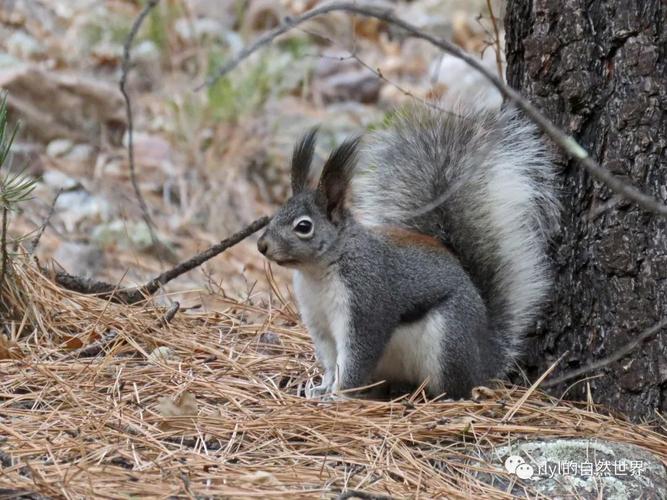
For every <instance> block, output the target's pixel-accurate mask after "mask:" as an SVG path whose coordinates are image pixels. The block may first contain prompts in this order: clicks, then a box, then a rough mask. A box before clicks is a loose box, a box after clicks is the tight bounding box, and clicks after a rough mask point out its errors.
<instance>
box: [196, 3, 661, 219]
mask: <svg viewBox="0 0 667 500" xmlns="http://www.w3.org/2000/svg"><path fill="white" fill-rule="evenodd" d="M335 11H346V12H352V13H355V14H360V15H362V16H366V17H372V18H375V19H379V20H381V21H385V22H387V23H390V24H393V25H395V26H398V27H399V28H402V29H403V30H405V31H406V32H408V33H410V34H411V35H412V36H414V37H415V38H421V39H422V40H426V41H428V42H430V43H431V44H432V45H434V46H436V47H438V48H440V49H441V50H443V51H445V52H447V53H448V54H450V55H452V56H454V57H456V58H458V59H461V60H462V61H463V62H465V63H466V64H468V66H470V67H472V68H474V69H476V70H477V71H479V72H480V73H481V74H482V75H484V77H485V78H486V79H487V80H489V81H490V82H491V84H492V85H493V86H494V87H496V88H497V89H498V90H499V91H500V93H501V94H502V95H503V98H505V99H508V100H510V101H512V102H513V103H515V104H516V105H517V106H518V107H519V108H520V109H521V110H522V111H523V112H524V113H525V114H526V115H527V116H528V117H529V118H530V119H531V120H532V121H533V122H534V123H535V124H536V125H537V126H538V127H539V128H540V129H541V130H542V131H543V132H544V133H545V134H547V135H548V136H549V137H550V138H551V139H552V140H553V141H554V142H555V143H556V144H558V145H559V146H560V147H561V149H563V151H565V152H566V153H567V154H568V155H569V156H570V157H572V158H574V159H576V160H578V161H579V163H580V164H581V165H582V166H583V168H584V169H585V170H586V171H587V172H588V173H589V174H591V175H592V176H593V177H594V178H595V179H597V180H598V181H600V182H602V183H603V184H605V185H606V186H607V187H608V188H609V189H611V190H612V191H613V192H614V193H617V194H620V195H621V196H623V197H624V198H627V199H629V200H632V201H634V202H635V204H637V205H638V206H640V207H641V208H643V209H644V210H647V211H649V212H653V213H656V214H660V215H662V216H663V217H667V205H664V204H662V203H660V202H659V201H657V200H656V199H655V198H653V197H652V196H650V195H647V194H645V193H643V192H641V191H640V190H639V189H637V188H636V187H634V186H632V185H631V184H628V183H626V182H625V181H623V180H621V179H620V178H619V177H617V176H615V175H614V174H612V173H611V172H610V171H609V170H606V169H604V168H602V167H601V166H600V165H599V164H598V163H597V162H596V161H595V160H593V158H591V156H590V155H589V154H588V152H587V151H586V150H585V149H584V148H583V147H582V146H581V145H580V144H579V143H578V142H577V141H576V140H575V139H574V137H572V136H570V135H568V134H566V133H565V132H563V131H561V130H560V129H559V128H558V127H557V126H556V125H555V124H554V123H553V122H552V121H551V120H549V119H548V118H547V117H546V116H544V115H543V114H542V113H541V112H540V111H538V109H537V108H536V107H535V106H533V105H532V104H531V103H530V102H529V101H528V100H527V99H525V98H524V97H523V96H521V94H520V93H519V92H517V91H516V90H514V89H512V88H511V87H509V86H508V85H506V84H505V83H504V82H503V81H502V80H501V79H499V78H498V77H497V76H496V75H494V74H493V72H492V71H491V70H489V69H488V68H486V67H485V66H484V65H483V64H482V63H481V62H480V61H479V60H478V59H477V58H475V57H473V56H472V55H470V54H468V53H466V52H464V51H463V50H461V49H460V48H459V47H457V46H456V45H454V44H453V43H452V42H450V41H448V40H445V39H441V38H437V37H435V36H433V35H430V34H428V33H423V32H421V31H420V30H419V29H418V28H417V27H416V26H414V25H412V24H410V23H407V22H405V21H403V20H402V19H399V18H398V17H396V16H395V15H394V14H393V13H392V10H391V9H387V8H383V7H377V6H369V5H362V4H357V3H352V2H333V3H330V4H327V5H322V6H321V7H317V8H315V9H311V10H309V11H308V12H305V13H304V14H302V15H300V16H296V17H287V18H285V20H284V22H283V24H281V25H280V26H278V27H277V28H274V29H273V30H271V31H267V32H266V33H264V34H263V35H262V36H260V37H259V38H257V39H256V40H255V41H254V42H253V43H251V44H250V45H248V46H247V47H245V48H244V49H243V50H241V51H240V52H239V53H238V54H237V55H236V57H234V58H232V59H231V60H229V61H228V62H227V63H226V64H224V65H223V66H222V67H220V69H219V70H218V72H217V73H216V74H215V75H213V76H212V77H210V78H208V79H207V80H206V81H205V82H204V83H202V84H200V85H199V86H198V87H196V90H199V89H202V88H204V87H205V86H210V85H213V84H214V83H215V82H217V81H218V80H219V79H220V78H222V77H223V76H224V75H226V74H227V73H229V72H230V71H231V70H233V69H234V68H236V67H237V66H238V65H239V64H240V63H241V61H243V60H244V59H246V58H247V57H249V56H250V55H251V54H252V53H253V52H255V51H257V50H258V49H260V48H262V47H264V46H265V45H268V44H269V43H271V42H272V41H273V40H274V39H275V38H276V37H278V36H280V35H282V34H284V33H286V32H288V31H290V30H291V29H293V28H294V27H296V26H298V25H300V24H302V23H304V22H306V21H308V20H310V19H313V18H315V17H318V16H321V15H324V14H328V13H330V12H335Z"/></svg>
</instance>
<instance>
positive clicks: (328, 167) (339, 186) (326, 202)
mask: <svg viewBox="0 0 667 500" xmlns="http://www.w3.org/2000/svg"><path fill="white" fill-rule="evenodd" d="M360 140H361V136H359V137H354V138H352V139H347V140H346V141H344V142H343V143H342V144H341V145H340V146H338V147H337V148H336V149H335V150H334V151H333V152H332V153H331V155H330V156H329V159H328V160H327V162H326V163H325V164H324V168H323V169H322V177H321V178H320V183H319V185H318V187H317V199H318V200H319V201H320V203H321V204H322V205H323V208H324V209H325V210H326V212H327V216H328V217H329V218H330V219H331V218H332V216H335V215H337V214H338V213H339V212H340V210H341V209H342V208H343V203H344V202H345V194H346V193H347V188H348V186H349V185H350V181H351V180H352V174H353V172H354V165H355V163H356V160H357V150H358V147H359V141H360Z"/></svg>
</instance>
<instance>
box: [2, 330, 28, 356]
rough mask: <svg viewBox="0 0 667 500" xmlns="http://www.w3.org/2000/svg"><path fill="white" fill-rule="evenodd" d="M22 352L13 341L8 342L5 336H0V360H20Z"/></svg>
mask: <svg viewBox="0 0 667 500" xmlns="http://www.w3.org/2000/svg"><path fill="white" fill-rule="evenodd" d="M22 357H23V351H21V348H20V347H19V345H18V344H17V343H16V342H14V341H13V340H9V339H8V338H7V337H6V336H5V335H0V359H21V358H22Z"/></svg>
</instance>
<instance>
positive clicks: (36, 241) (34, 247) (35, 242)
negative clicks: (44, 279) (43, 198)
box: [28, 188, 63, 255]
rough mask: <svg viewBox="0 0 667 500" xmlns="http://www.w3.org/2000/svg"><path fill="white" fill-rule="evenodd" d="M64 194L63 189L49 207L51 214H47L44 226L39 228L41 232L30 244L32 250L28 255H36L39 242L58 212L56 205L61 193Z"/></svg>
mask: <svg viewBox="0 0 667 500" xmlns="http://www.w3.org/2000/svg"><path fill="white" fill-rule="evenodd" d="M62 192H63V190H62V188H61V189H59V190H58V192H57V193H56V195H55V196H54V197H53V201H52V202H51V206H50V207H49V212H48V213H47V214H46V218H45V219H44V222H43V223H42V225H41V226H40V227H39V231H37V235H35V237H34V238H33V240H32V242H31V243H30V250H29V251H28V255H32V254H34V253H35V250H37V245H39V240H40V239H41V238H42V235H43V234H44V230H45V229H46V226H48V225H49V223H50V222H51V217H53V213H54V212H55V211H56V203H57V201H58V198H60V195H61V193H62Z"/></svg>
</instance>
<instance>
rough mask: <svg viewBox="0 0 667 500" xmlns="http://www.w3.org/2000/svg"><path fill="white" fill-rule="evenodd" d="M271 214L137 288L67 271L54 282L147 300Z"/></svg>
mask: <svg viewBox="0 0 667 500" xmlns="http://www.w3.org/2000/svg"><path fill="white" fill-rule="evenodd" d="M269 220H270V219H269V218H268V217H261V218H259V219H257V220H256V221H254V222H252V223H251V224H249V225H248V226H246V227H244V228H243V229H241V230H240V231H239V232H237V233H234V234H233V235H232V236H230V237H229V238H226V239H224V240H222V241H221V242H220V243H217V244H215V245H213V246H211V247H209V248H208V249H207V250H204V251H203V252H201V253H199V254H197V255H195V256H194V257H191V258H190V259H188V260H186V261H183V262H181V263H180V264H178V265H176V266H174V267H173V268H171V269H169V270H167V271H165V272H163V273H161V274H159V275H158V276H156V277H155V278H153V279H151V280H150V281H148V282H146V283H145V284H143V285H142V286H140V287H137V288H125V289H120V290H118V288H117V287H116V286H114V285H111V284H109V283H105V282H103V281H96V280H92V279H88V278H81V277H80V276H72V275H71V274H67V273H64V272H57V273H56V274H55V281H56V283H58V284H59V285H60V286H62V287H63V288H67V289H68V290H72V291H75V292H79V293H84V294H90V295H98V296H99V297H100V298H103V299H108V300H110V301H112V302H118V303H123V304H136V303H138V302H142V301H144V300H146V299H147V298H148V297H150V296H151V295H153V294H154V293H155V292H157V291H158V290H159V289H160V287H161V286H162V285H164V284H166V283H168V282H170V281H171V280H173V279H175V278H178V277H179V276H181V275H182V274H185V273H187V272H188V271H191V270H192V269H195V268H196V267H199V266H201V265H202V264H203V263H204V262H206V261H207V260H210V259H212V258H213V257H215V256H216V255H218V254H220V253H222V252H224V251H225V250H227V249H228V248H231V247H233V246H234V245H236V244H237V243H239V242H241V241H243V240H244V239H246V238H247V237H248V236H250V235H251V234H253V233H255V232H257V231H259V230H260V229H262V228H263V227H264V226H266V225H267V224H268V223H269ZM174 314H175V312H174Z"/></svg>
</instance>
